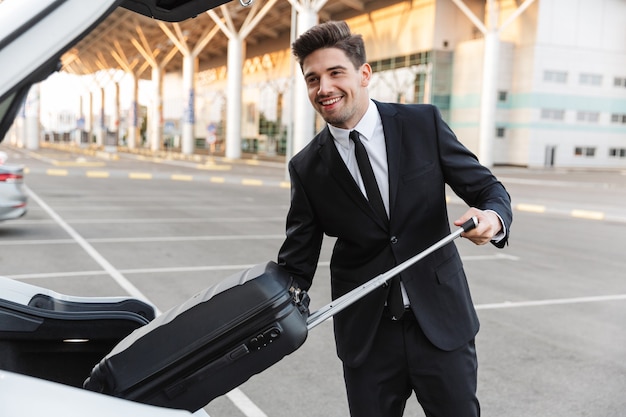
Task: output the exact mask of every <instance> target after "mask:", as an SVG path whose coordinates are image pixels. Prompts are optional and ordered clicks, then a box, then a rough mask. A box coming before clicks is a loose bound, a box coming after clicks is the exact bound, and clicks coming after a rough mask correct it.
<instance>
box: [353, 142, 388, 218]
mask: <svg viewBox="0 0 626 417" xmlns="http://www.w3.org/2000/svg"><path fill="white" fill-rule="evenodd" d="M350 139H352V141H353V142H354V154H355V156H356V163H357V164H358V165H359V171H360V172H361V178H362V179H363V184H364V185H365V192H366V193H367V199H368V200H369V202H370V205H371V206H372V208H373V209H374V212H375V213H376V214H377V215H378V217H380V219H381V220H383V221H384V222H385V223H387V221H388V218H387V211H386V210H385V204H384V203H383V198H382V197H381V196H380V189H379V188H378V183H376V177H375V176H374V170H373V169H372V165H371V164H370V159H369V157H368V156H367V151H366V150H365V146H363V142H361V139H359V132H357V131H356V130H353V131H351V132H350Z"/></svg>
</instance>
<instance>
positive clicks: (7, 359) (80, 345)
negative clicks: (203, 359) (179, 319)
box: [0, 278, 154, 387]
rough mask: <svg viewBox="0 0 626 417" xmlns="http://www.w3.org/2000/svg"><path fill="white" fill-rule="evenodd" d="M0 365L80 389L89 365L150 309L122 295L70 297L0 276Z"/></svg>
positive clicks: (150, 316) (151, 314)
mask: <svg viewBox="0 0 626 417" xmlns="http://www.w3.org/2000/svg"><path fill="white" fill-rule="evenodd" d="M0 294H2V298H0V369H4V370H6V371H12V372H17V373H21V374H25V375H29V376H34V377H38V378H43V379H47V380H50V381H55V382H60V383H63V384H66V385H71V386H75V387H81V386H82V384H83V382H84V380H85V377H86V376H87V375H89V372H90V371H91V369H92V368H93V364H94V363H95V362H97V361H98V360H100V359H101V358H102V356H104V355H106V354H107V352H110V351H111V349H113V347H115V345H117V344H118V343H119V342H120V341H121V340H122V339H123V338H124V337H126V336H128V335H129V334H130V333H131V332H132V331H133V330H135V329H137V328H139V327H141V326H143V325H145V324H147V323H148V322H149V321H150V320H152V319H153V318H154V308H153V307H152V306H150V305H148V304H146V303H144V302H143V301H140V300H136V299H132V298H126V297H102V298H94V297H73V296H67V295H64V294H59V293H55V292H53V291H50V290H48V289H45V288H40V287H36V286H33V285H29V284H26V283H23V282H19V281H14V280H10V279H8V278H0Z"/></svg>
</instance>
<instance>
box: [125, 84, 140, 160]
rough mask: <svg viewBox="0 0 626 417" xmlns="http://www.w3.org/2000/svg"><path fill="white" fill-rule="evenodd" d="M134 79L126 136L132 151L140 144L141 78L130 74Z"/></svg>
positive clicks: (127, 143)
mask: <svg viewBox="0 0 626 417" xmlns="http://www.w3.org/2000/svg"><path fill="white" fill-rule="evenodd" d="M130 75H131V77H132V83H131V92H130V94H131V100H130V108H129V109H128V135H127V136H126V145H127V146H128V148H130V149H135V148H136V147H137V143H138V142H139V126H138V124H139V123H138V120H139V117H138V115H139V113H138V112H139V107H138V106H139V104H138V103H139V98H138V97H139V77H137V75H135V74H133V73H130Z"/></svg>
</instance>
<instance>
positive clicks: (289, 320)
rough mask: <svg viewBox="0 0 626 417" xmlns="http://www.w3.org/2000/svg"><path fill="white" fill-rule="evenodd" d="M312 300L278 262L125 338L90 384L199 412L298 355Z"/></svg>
mask: <svg viewBox="0 0 626 417" xmlns="http://www.w3.org/2000/svg"><path fill="white" fill-rule="evenodd" d="M307 317H308V297H307V295H306V293H304V292H301V291H300V290H299V289H298V288H297V287H296V286H295V283H294V281H293V279H292V278H291V277H290V276H289V275H288V274H287V273H286V272H285V271H284V270H282V269H281V268H279V267H278V265H276V264H275V263H274V262H268V263H266V264H261V265H256V266H254V267H252V268H250V269H248V270H245V271H243V272H240V273H237V274H235V275H232V276H230V277H229V278H227V279H225V280H224V281H222V282H220V283H218V284H216V285H214V286H212V287H210V288H208V289H206V290H204V291H202V292H200V293H198V294H196V295H195V296H194V297H192V298H191V299H190V300H188V301H187V302H185V303H184V304H182V305H180V306H178V307H175V308H173V309H171V310H169V311H167V312H165V313H163V314H162V315H161V316H159V317H157V318H156V319H155V320H153V321H152V322H151V323H150V324H148V325H146V326H144V327H142V328H140V329H137V330H136V331H135V332H133V333H132V334H131V335H129V336H128V337H127V338H126V339H124V340H122V342H120V343H119V344H118V346H116V347H115V348H114V349H113V350H112V351H111V352H110V353H109V354H108V355H107V356H106V357H105V358H104V359H103V360H102V361H101V362H100V363H99V364H98V365H96V366H95V367H94V369H93V371H92V372H91V376H90V377H89V378H88V379H87V380H86V381H85V384H84V387H85V388H87V389H90V390H93V391H98V392H103V393H105V394H111V395H114V396H118V397H122V398H125V399H129V400H134V401H139V402H143V403H147V404H153V405H160V406H164V407H170V408H182V409H186V410H189V411H196V410H198V409H200V408H202V407H204V406H205V405H206V404H208V403H209V402H210V401H211V400H212V399H214V398H216V397H218V396H220V395H223V394H225V393H227V392H228V391H230V390H231V389H233V388H235V387H237V386H239V385H240V384H242V383H243V382H245V381H246V380H247V379H249V378H250V377H251V376H252V375H254V374H257V373H259V372H261V371H262V370H264V369H266V368H268V367H269V366H271V365H272V364H274V363H276V362H278V361H279V360H280V359H282V358H283V357H284V356H285V355H288V354H289V353H291V352H293V351H294V350H296V349H297V348H298V347H299V346H300V345H302V343H304V341H305V339H306V337H307V325H306V320H307Z"/></svg>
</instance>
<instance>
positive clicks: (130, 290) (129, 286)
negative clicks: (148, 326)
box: [26, 187, 150, 302]
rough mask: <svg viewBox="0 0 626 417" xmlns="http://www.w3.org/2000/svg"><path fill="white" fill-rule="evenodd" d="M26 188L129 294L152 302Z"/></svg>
mask: <svg viewBox="0 0 626 417" xmlns="http://www.w3.org/2000/svg"><path fill="white" fill-rule="evenodd" d="M26 189H27V191H28V194H29V195H30V197H31V198H32V199H33V200H35V201H36V202H37V204H39V206H40V207H41V208H42V209H44V210H45V211H46V212H47V213H48V215H49V216H50V217H52V219H54V221H55V222H57V224H58V225H59V226H61V228H62V229H63V230H65V231H66V232H67V234H68V235H70V237H71V238H72V239H74V241H75V242H76V243H78V244H79V245H80V246H81V247H82V248H83V249H84V250H85V252H87V254H89V256H91V257H92V258H93V259H94V260H95V261H96V262H97V263H98V264H99V265H100V266H101V267H102V269H104V270H105V271H107V272H108V273H109V275H110V276H111V278H113V279H114V280H115V282H117V283H118V284H119V286H120V287H122V288H123V289H124V290H126V292H128V294H130V295H131V296H132V297H136V298H139V299H140V300H145V301H147V302H150V301H149V300H148V298H147V297H146V296H145V295H144V294H143V293H142V292H141V291H139V289H138V288H137V287H135V286H134V285H133V284H132V283H131V282H130V281H129V280H127V279H126V277H124V275H122V274H121V273H120V272H119V271H118V270H117V269H115V267H114V266H113V265H111V263H110V262H109V261H107V260H106V259H105V258H104V256H102V255H101V254H100V253H99V252H98V251H97V250H96V249H95V248H94V247H93V246H91V245H90V244H89V243H88V242H87V241H86V240H85V239H84V238H83V237H82V236H81V235H80V234H79V233H78V232H77V231H76V230H74V228H72V226H70V225H69V224H67V223H66V222H65V221H64V220H63V219H62V218H61V216H59V215H58V214H57V213H56V212H55V211H54V210H52V208H51V207H50V206H49V205H48V204H46V202H45V201H43V200H42V199H41V198H40V197H39V196H38V195H37V194H36V193H35V192H34V191H33V190H31V189H30V188H28V187H26Z"/></svg>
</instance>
